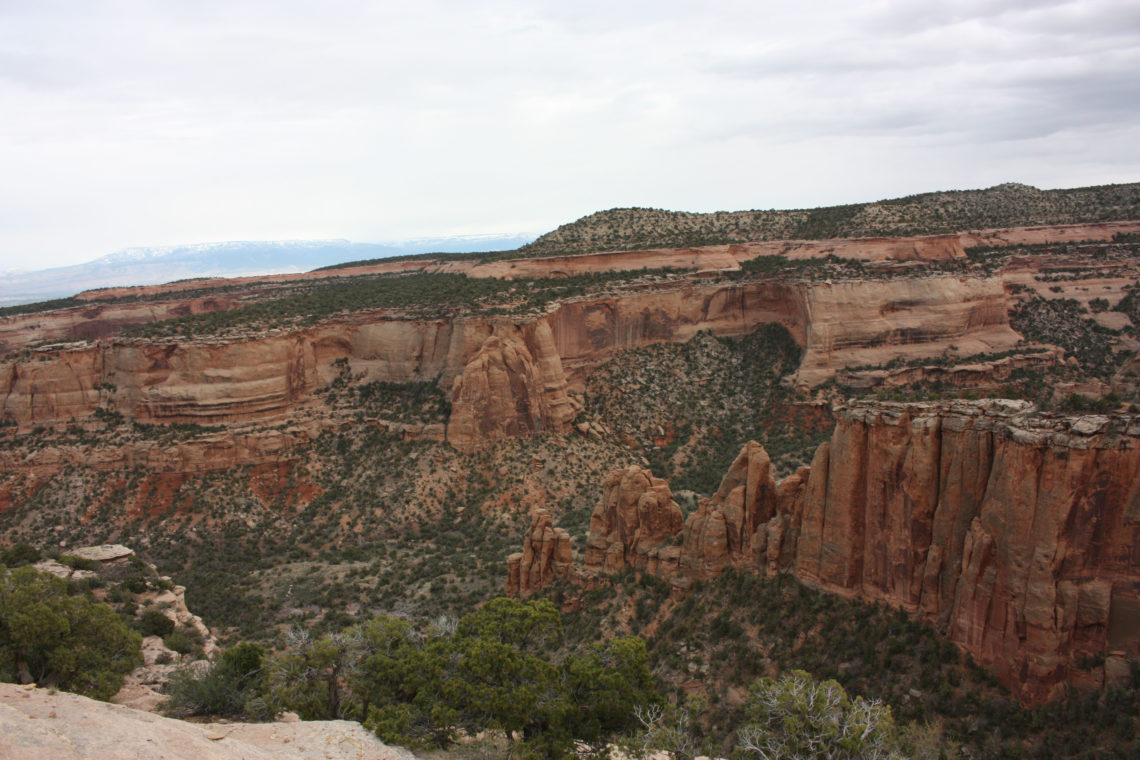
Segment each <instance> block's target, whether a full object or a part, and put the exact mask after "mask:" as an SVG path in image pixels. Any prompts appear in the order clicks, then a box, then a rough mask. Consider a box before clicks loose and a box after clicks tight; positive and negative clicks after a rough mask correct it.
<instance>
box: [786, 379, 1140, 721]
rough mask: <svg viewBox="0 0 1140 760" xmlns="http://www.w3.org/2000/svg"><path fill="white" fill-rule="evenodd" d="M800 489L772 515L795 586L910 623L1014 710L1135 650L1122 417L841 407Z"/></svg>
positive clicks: (1137, 462) (1001, 408)
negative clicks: (977, 672)
mask: <svg viewBox="0 0 1140 760" xmlns="http://www.w3.org/2000/svg"><path fill="white" fill-rule="evenodd" d="M803 487H804V494H803V504H804V507H803V510H802V512H800V513H799V514H798V515H797V514H796V510H795V509H794V508H792V507H791V506H790V505H786V504H781V505H780V507H779V511H780V512H781V514H782V515H788V516H789V518H791V519H790V523H791V525H790V531H789V532H790V533H791V534H792V535H793V536H795V550H794V552H792V553H789V555H788V557H789V563H788V564H789V566H790V568H791V569H793V570H794V572H795V573H796V574H797V575H798V576H799V577H800V578H802V579H804V580H806V581H809V582H814V583H818V584H819V585H821V586H823V587H825V588H831V589H833V590H836V591H840V592H844V593H854V594H857V595H860V596H864V597H868V598H872V599H881V600H883V601H887V602H889V603H892V604H897V605H899V606H902V607H904V608H907V609H910V610H913V611H917V612H919V613H920V614H921V615H923V616H924V617H926V618H927V619H929V620H931V621H932V622H934V623H936V624H937V625H938V627H939V628H941V629H942V630H943V631H945V632H946V633H947V634H948V635H949V636H950V638H951V639H953V640H954V641H957V642H959V643H961V644H963V645H964V646H965V647H966V648H967V649H968V650H969V651H970V652H971V653H972V654H973V655H974V657H975V658H977V659H978V660H979V661H981V662H982V663H983V664H985V665H986V666H988V667H989V668H991V669H992V670H993V671H994V672H995V673H996V674H997V675H998V677H999V679H1000V680H1001V681H1002V682H1004V683H1005V684H1007V685H1009V686H1010V687H1011V688H1014V690H1015V691H1016V692H1019V693H1020V695H1021V696H1022V697H1023V698H1025V699H1028V700H1038V699H1042V698H1047V697H1048V696H1050V695H1052V693H1053V692H1054V687H1055V686H1056V685H1057V684H1059V683H1062V682H1064V681H1066V680H1068V679H1069V678H1070V677H1072V678H1079V677H1080V674H1079V673H1077V672H1076V669H1075V668H1073V667H1072V664H1071V663H1072V660H1073V659H1074V658H1075V657H1077V656H1079V655H1081V654H1092V653H1096V652H1106V653H1107V654H1108V655H1109V657H1110V660H1111V659H1112V658H1114V657H1115V658H1120V657H1135V656H1137V655H1140V551H1138V549H1137V547H1138V546H1140V544H1138V543H1137V539H1138V537H1140V506H1138V505H1140V427H1138V426H1136V425H1135V424H1134V421H1132V420H1123V419H1120V420H1111V419H1109V418H1106V417H1084V418H1073V419H1067V420H1045V419H1039V418H1035V417H1032V416H1030V415H1029V414H1027V412H1026V410H1025V409H1024V408H1022V407H1021V406H1020V405H1016V404H1014V403H1013V402H1009V403H1006V404H1002V403H995V402H980V403H976V404H953V405H949V406H946V405H910V406H904V405H883V404H877V405H876V404H855V405H850V406H848V407H845V408H844V409H842V410H841V411H840V413H839V415H838V424H837V428H836V431H835V434H834V437H833V438H832V441H831V443H830V444H829V445H828V446H827V448H825V449H822V450H821V454H820V455H819V456H817V458H816V463H815V465H814V466H813V467H812V471H811V473H810V476H809V477H808V479H807V481H806V483H805V484H804V486H803ZM1112 664H1113V663H1110V667H1111V666H1112Z"/></svg>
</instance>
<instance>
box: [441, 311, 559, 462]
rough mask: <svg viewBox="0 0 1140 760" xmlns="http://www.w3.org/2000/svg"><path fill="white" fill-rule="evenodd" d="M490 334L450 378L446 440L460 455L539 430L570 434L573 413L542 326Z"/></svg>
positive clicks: (547, 329) (547, 331)
mask: <svg viewBox="0 0 1140 760" xmlns="http://www.w3.org/2000/svg"><path fill="white" fill-rule="evenodd" d="M520 333H521V334H520V335H518V336H514V335H507V336H500V335H492V336H491V337H489V338H488V339H487V340H485V341H483V344H482V346H480V348H479V351H478V353H476V354H475V356H474V357H472V359H471V360H470V361H469V362H467V364H466V365H465V366H464V368H463V372H462V374H461V375H459V376H458V377H456V378H455V383H454V385H453V386H452V390H451V418H450V419H449V420H448V424H447V440H448V441H450V442H451V444H452V445H453V446H455V447H456V448H457V449H459V450H460V451H472V450H474V449H476V448H479V447H480V446H482V445H484V444H485V443H486V442H488V441H494V440H498V439H500V438H507V437H515V438H518V437H526V436H531V435H536V434H538V433H542V432H544V431H550V432H553V433H566V432H569V429H570V422H571V420H573V418H574V415H575V410H574V407H573V406H572V405H571V404H570V399H569V397H568V396H567V394H566V378H565V376H564V375H563V373H562V362H561V360H560V358H559V356H558V353H557V351H556V350H555V349H554V340H553V336H552V335H551V332H550V327H549V325H548V324H547V323H546V322H537V323H534V324H533V325H529V326H528V329H526V330H523V331H520Z"/></svg>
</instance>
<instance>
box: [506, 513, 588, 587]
mask: <svg viewBox="0 0 1140 760" xmlns="http://www.w3.org/2000/svg"><path fill="white" fill-rule="evenodd" d="M573 564H574V547H573V546H572V545H571V542H570V534H569V533H568V532H566V530H565V529H563V528H555V527H554V520H553V518H551V516H550V512H549V511H547V510H545V509H537V510H535V512H534V514H533V515H531V521H530V529H529V530H527V532H526V536H525V537H524V539H523V550H522V551H521V552H519V553H516V554H512V555H511V556H509V557H507V588H506V591H507V593H508V594H510V595H512V596H530V595H531V594H533V593H535V592H536V591H540V590H542V589H544V588H546V587H547V586H549V585H550V584H551V582H553V581H554V579H555V578H567V577H568V576H569V573H570V571H571V569H572V567H573Z"/></svg>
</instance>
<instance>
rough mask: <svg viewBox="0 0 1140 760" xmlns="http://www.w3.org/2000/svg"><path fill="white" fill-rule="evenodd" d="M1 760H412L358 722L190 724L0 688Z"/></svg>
mask: <svg viewBox="0 0 1140 760" xmlns="http://www.w3.org/2000/svg"><path fill="white" fill-rule="evenodd" d="M0 757H2V758H4V760H48V759H50V760H122V759H123V758H136V759H137V760H158V759H159V758H162V760H309V758H325V759H326V760H414V757H415V756H414V755H412V753H410V752H408V751H407V750H405V749H401V748H399V747H389V746H388V745H386V744H384V743H383V742H381V741H380V740H379V739H377V738H376V737H375V736H374V735H373V734H371V733H369V732H368V731H366V730H365V729H364V728H363V727H362V726H361V725H360V724H359V723H353V722H352V721H346V720H330V721H307V722H294V723H212V724H211V723H187V722H185V721H181V720H175V719H173V718H164V717H161V716H158V715H154V714H152V713H145V712H139V711H138V710H132V709H131V708H129V707H123V706H121V705H112V704H107V703H106V702H97V701H95V700H93V699H88V698H86V697H81V696H78V695H76V694H67V693H65V692H57V693H52V692H50V691H48V690H46V689H36V688H32V687H31V686H30V685H29V686H17V685H15V684H7V683H0Z"/></svg>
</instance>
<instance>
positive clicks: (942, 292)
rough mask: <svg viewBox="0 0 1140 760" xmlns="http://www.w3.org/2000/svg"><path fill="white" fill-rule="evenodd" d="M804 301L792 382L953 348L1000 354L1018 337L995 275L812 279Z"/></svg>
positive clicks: (813, 381) (810, 381)
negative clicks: (802, 334) (800, 353)
mask: <svg viewBox="0 0 1140 760" xmlns="http://www.w3.org/2000/svg"><path fill="white" fill-rule="evenodd" d="M804 300H805V311H806V314H807V319H806V324H807V327H808V329H807V334H806V340H805V343H806V349H807V350H806V352H805V354H804V357H803V361H802V362H801V363H800V367H799V370H798V371H797V373H796V377H795V381H796V383H797V384H798V385H803V386H807V387H814V386H816V385H819V384H820V383H822V382H825V381H826V380H828V379H830V378H831V377H832V376H833V375H834V374H835V372H836V371H837V370H841V369H842V368H843V367H846V366H851V367H855V366H861V365H877V364H883V363H886V362H888V361H890V360H891V359H894V358H896V357H901V358H903V359H913V358H926V357H931V356H935V355H937V354H938V353H939V352H941V351H944V350H946V349H947V348H949V347H950V346H951V345H953V346H955V352H956V353H958V354H960V355H963V356H966V355H970V354H979V353H991V352H1000V351H1006V350H1009V349H1011V348H1013V347H1014V346H1016V345H1017V342H1018V341H1019V340H1020V339H1021V336H1020V335H1018V334H1017V333H1016V332H1014V330H1013V329H1012V328H1011V327H1010V326H1009V316H1008V308H1009V307H1008V298H1007V296H1006V293H1005V288H1004V286H1003V283H1002V280H1001V278H1000V277H987V278H978V277H946V276H943V277H923V278H900V279H890V280H870V281H844V282H836V283H834V284H831V283H818V284H815V283H813V284H812V286H811V287H809V288H807V290H806V292H805V298H804Z"/></svg>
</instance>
